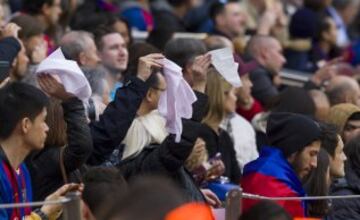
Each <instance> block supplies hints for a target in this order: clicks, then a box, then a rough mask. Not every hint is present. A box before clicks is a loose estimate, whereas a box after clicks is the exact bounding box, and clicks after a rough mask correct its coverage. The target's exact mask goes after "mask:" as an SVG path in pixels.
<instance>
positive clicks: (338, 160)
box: [330, 136, 346, 178]
mask: <svg viewBox="0 0 360 220" xmlns="http://www.w3.org/2000/svg"><path fill="white" fill-rule="evenodd" d="M338 138H339V142H338V145H337V146H336V149H335V155H334V156H330V175H331V177H335V178H339V177H344V176H345V169H344V163H345V160H346V156H345V153H344V143H343V141H342V139H341V137H340V136H338Z"/></svg>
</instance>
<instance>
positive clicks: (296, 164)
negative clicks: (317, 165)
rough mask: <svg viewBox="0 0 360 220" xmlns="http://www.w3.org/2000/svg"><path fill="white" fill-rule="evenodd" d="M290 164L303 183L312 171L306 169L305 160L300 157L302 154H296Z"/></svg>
mask: <svg viewBox="0 0 360 220" xmlns="http://www.w3.org/2000/svg"><path fill="white" fill-rule="evenodd" d="M290 164H291V165H292V167H293V169H294V171H295V173H296V175H297V176H298V177H299V179H300V181H302V182H303V181H304V180H305V179H306V178H307V177H308V175H309V174H310V170H308V169H306V168H304V165H303V159H302V158H301V157H300V153H296V155H295V158H294V160H293V161H292V162H291V163H290Z"/></svg>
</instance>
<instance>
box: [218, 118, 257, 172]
mask: <svg viewBox="0 0 360 220" xmlns="http://www.w3.org/2000/svg"><path fill="white" fill-rule="evenodd" d="M229 123H230V124H229ZM229 125H230V126H229ZM220 126H221V128H222V129H224V130H226V131H227V132H228V133H229V135H230V137H231V138H232V140H233V142H234V148H235V151H236V159H237V161H238V163H239V166H240V168H241V170H242V169H243V168H244V166H245V164H247V163H249V162H251V161H253V160H255V159H257V158H258V157H259V153H258V151H257V146H256V135H255V130H254V128H253V127H252V126H251V124H250V123H249V122H248V121H247V120H246V119H244V118H243V117H242V116H240V115H238V114H237V113H234V114H231V115H229V116H228V117H227V118H226V119H225V120H224V121H223V122H222V123H221V125H220Z"/></svg>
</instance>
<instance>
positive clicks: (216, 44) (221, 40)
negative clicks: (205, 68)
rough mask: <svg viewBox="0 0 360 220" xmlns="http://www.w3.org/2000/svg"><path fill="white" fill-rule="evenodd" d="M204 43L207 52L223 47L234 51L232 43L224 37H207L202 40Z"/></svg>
mask: <svg viewBox="0 0 360 220" xmlns="http://www.w3.org/2000/svg"><path fill="white" fill-rule="evenodd" d="M204 43H205V45H206V47H207V49H208V51H211V50H216V49H221V48H225V47H228V48H231V49H232V50H234V45H233V43H232V42H231V41H230V40H229V39H227V38H226V37H222V36H217V35H213V36H209V37H207V38H206V39H205V40H204Z"/></svg>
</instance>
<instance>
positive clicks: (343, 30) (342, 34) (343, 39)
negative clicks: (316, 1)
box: [328, 7, 350, 47]
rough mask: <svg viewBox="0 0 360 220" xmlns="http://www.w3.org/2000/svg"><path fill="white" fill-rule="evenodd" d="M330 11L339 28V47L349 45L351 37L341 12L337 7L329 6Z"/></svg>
mask: <svg viewBox="0 0 360 220" xmlns="http://www.w3.org/2000/svg"><path fill="white" fill-rule="evenodd" d="M328 12H329V14H330V15H331V17H332V19H333V20H334V22H335V24H336V27H337V30H338V34H337V45H338V46H339V47H345V46H348V45H349V44H350V38H349V35H348V33H347V27H346V25H345V23H344V21H343V19H342V18H341V16H340V15H339V13H338V12H337V11H336V9H335V8H333V7H329V8H328Z"/></svg>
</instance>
